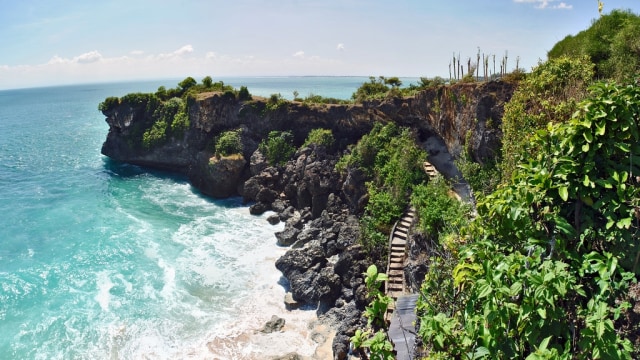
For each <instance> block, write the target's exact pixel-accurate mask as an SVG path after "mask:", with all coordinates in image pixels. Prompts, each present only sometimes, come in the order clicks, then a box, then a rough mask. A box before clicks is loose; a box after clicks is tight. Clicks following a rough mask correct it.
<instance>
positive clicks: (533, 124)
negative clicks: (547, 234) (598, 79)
mask: <svg viewBox="0 0 640 360" xmlns="http://www.w3.org/2000/svg"><path fill="white" fill-rule="evenodd" d="M592 76H593V66H592V65H591V63H590V62H589V61H588V59H586V58H581V59H574V58H568V57H561V58H558V59H553V60H549V61H547V62H544V63H540V64H538V66H537V67H536V68H534V69H533V71H532V72H531V74H530V75H529V76H527V77H526V79H525V80H524V81H522V82H521V83H520V84H519V86H518V88H517V90H516V91H515V93H514V94H513V97H512V98H511V100H510V101H509V102H508V103H507V104H506V105H505V107H504V116H503V118H502V132H503V137H502V163H501V164H500V169H501V171H502V174H503V177H502V178H503V180H506V181H508V180H509V177H510V175H511V173H512V172H513V171H514V169H515V168H516V166H517V164H518V163H519V162H520V159H521V157H522V156H526V155H527V154H529V153H535V152H537V151H538V149H536V148H535V147H532V146H531V145H530V141H529V140H530V137H531V134H533V133H535V132H536V131H538V130H540V129H543V128H544V127H546V125H547V123H549V122H552V123H562V122H567V121H568V120H569V118H570V117H571V115H572V114H573V112H575V111H576V109H577V104H578V102H579V101H580V100H582V99H583V98H584V97H585V96H586V94H587V86H588V84H589V82H590V79H591V78H592Z"/></svg>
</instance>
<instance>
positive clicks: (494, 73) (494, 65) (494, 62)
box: [492, 54, 496, 76]
mask: <svg viewBox="0 0 640 360" xmlns="http://www.w3.org/2000/svg"><path fill="white" fill-rule="evenodd" d="M495 75H496V54H493V75H492V76H495Z"/></svg>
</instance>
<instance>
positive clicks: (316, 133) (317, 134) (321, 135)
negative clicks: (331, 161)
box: [302, 129, 335, 149]
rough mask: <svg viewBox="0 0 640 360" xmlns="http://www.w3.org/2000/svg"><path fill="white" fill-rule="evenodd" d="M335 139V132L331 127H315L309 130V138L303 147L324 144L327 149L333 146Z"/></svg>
mask: <svg viewBox="0 0 640 360" xmlns="http://www.w3.org/2000/svg"><path fill="white" fill-rule="evenodd" d="M334 142H335V139H334V138H333V132H331V130H329V129H313V130H311V131H310V132H309V135H308V136H307V139H306V140H305V142H304V144H302V147H307V146H309V145H311V144H314V145H320V146H324V147H325V148H327V149H330V148H332V147H333V144H334Z"/></svg>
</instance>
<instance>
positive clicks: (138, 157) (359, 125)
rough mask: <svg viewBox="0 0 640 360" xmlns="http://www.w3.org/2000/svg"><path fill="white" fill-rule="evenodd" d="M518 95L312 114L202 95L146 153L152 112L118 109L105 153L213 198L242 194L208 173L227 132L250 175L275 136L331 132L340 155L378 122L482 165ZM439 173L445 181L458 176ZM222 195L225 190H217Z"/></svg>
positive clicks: (487, 87)
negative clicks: (237, 133)
mask: <svg viewBox="0 0 640 360" xmlns="http://www.w3.org/2000/svg"><path fill="white" fill-rule="evenodd" d="M513 90H514V86H513V85H512V84H508V83H503V82H489V83H482V84H458V85H454V86H442V87H438V88H434V89H430V90H424V91H422V92H420V93H418V94H417V95H416V96H413V97H407V98H390V99H386V100H383V101H371V102H365V103H363V104H357V105H311V106H309V105H306V104H302V103H297V102H289V103H287V104H286V105H285V106H282V107H279V108H277V109H275V110H273V109H270V108H268V107H267V102H266V100H265V99H260V98H259V99H256V100H252V101H238V100H236V98H235V97H233V96H228V95H224V94H221V93H204V94H199V95H198V97H197V98H196V99H195V100H193V101H190V102H189V104H188V114H189V127H188V129H186V131H183V132H179V133H176V134H168V135H167V138H166V139H165V140H164V141H163V142H162V143H160V144H158V145H156V146H153V147H150V148H145V147H143V146H142V145H141V143H142V133H143V132H144V131H145V130H146V129H149V128H151V127H152V126H153V121H154V120H153V118H152V114H151V113H150V112H149V111H148V104H147V103H145V102H138V103H135V104H134V103H128V102H121V103H120V104H119V105H118V106H115V107H113V108H111V109H108V110H106V111H104V114H105V115H106V116H107V119H106V121H107V123H108V124H109V134H108V136H107V139H106V141H105V143H104V145H103V147H102V153H103V154H104V155H107V156H109V157H110V158H113V159H115V160H118V161H123V162H128V163H132V164H137V165H142V166H147V167H153V168H160V169H164V170H170V171H175V172H179V173H183V174H186V175H188V176H189V178H190V179H191V181H192V182H193V183H194V185H195V186H196V187H198V188H199V189H201V191H203V192H204V193H206V194H209V195H213V196H216V197H227V196H232V195H237V194H238V191H242V187H241V186H240V187H238V186H233V184H222V183H221V179H220V176H222V175H223V174H224V172H221V171H211V168H210V166H209V160H210V159H211V158H212V156H213V149H212V147H211V144H212V141H213V139H214V138H215V137H216V136H217V135H219V134H220V133H221V132H223V131H226V130H231V129H238V128H243V129H244V130H245V131H243V135H242V137H243V139H242V140H243V144H244V154H243V155H244V158H245V163H246V164H247V165H246V166H245V170H248V164H249V162H250V158H251V155H252V154H253V152H254V151H255V150H256V148H257V147H258V144H259V142H260V141H261V140H262V139H263V138H264V137H265V136H266V135H267V134H268V133H269V131H271V130H290V131H292V132H293V134H294V137H295V143H296V145H300V144H302V143H303V141H304V139H305V138H306V136H307V134H308V133H309V131H310V130H312V129H314V128H325V129H331V130H332V131H333V134H334V136H335V138H336V140H337V143H338V145H339V146H338V148H339V150H342V149H344V148H346V146H347V145H348V144H353V143H355V142H357V140H358V139H359V138H360V137H361V136H362V135H363V134H365V133H367V132H368V131H369V130H370V129H371V127H372V125H373V124H374V122H376V121H381V122H389V121H392V122H396V123H397V124H399V125H403V126H409V127H412V128H415V129H417V130H418V132H419V134H420V139H421V140H422V141H423V142H424V146H425V148H426V149H427V150H429V151H430V154H431V155H437V154H438V153H439V152H441V151H442V150H443V147H444V150H445V151H447V152H448V153H449V154H451V155H452V156H458V155H459V154H460V153H461V151H463V150H466V151H468V152H469V154H471V156H472V158H473V160H475V161H479V162H483V161H485V160H486V159H489V158H492V157H494V156H495V155H496V154H497V152H498V151H499V148H500V137H501V132H500V123H501V119H502V112H503V105H504V103H505V102H506V101H508V100H509V98H510V97H511V95H512V93H513ZM442 145H444V146H442ZM438 165H440V167H444V166H446V165H447V164H446V163H444V164H436V166H437V167H438ZM218 170H220V169H218ZM439 170H440V171H441V172H443V173H445V175H447V173H448V172H451V171H454V170H452V169H449V170H450V171H448V170H447V169H439ZM234 171H237V168H234ZM249 175H250V174H249V172H248V171H244V173H243V174H242V176H237V174H236V175H235V176H232V177H230V178H229V181H236V182H238V181H244V180H246V179H247V178H248V177H249ZM214 177H217V178H214ZM222 181H225V180H222ZM211 183H213V184H216V185H215V186H212V185H211ZM236 185H238V184H236ZM218 188H220V189H224V190H220V191H218V190H215V189H218Z"/></svg>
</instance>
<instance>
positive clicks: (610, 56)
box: [547, 10, 640, 81]
mask: <svg viewBox="0 0 640 360" xmlns="http://www.w3.org/2000/svg"><path fill="white" fill-rule="evenodd" d="M639 27H640V17H639V16H638V15H635V14H633V13H631V12H630V11H623V10H613V11H612V12H611V13H609V14H606V15H603V16H600V17H599V18H598V19H597V20H595V21H594V22H593V23H592V24H591V26H590V27H589V28H588V29H586V30H584V31H582V32H580V33H578V34H577V35H575V36H571V35H569V36H567V37H565V38H564V39H563V40H561V41H560V42H558V43H557V44H555V45H554V47H553V48H552V49H551V50H550V51H549V53H548V54H547V55H548V57H549V59H556V58H560V57H562V56H571V57H577V56H587V57H589V59H590V61H591V62H592V63H593V64H594V65H595V69H596V72H595V76H596V78H598V79H613V80H617V81H622V80H625V79H627V78H628V77H629V76H631V75H632V74H634V73H636V72H638V70H640V58H639V57H638V49H639V48H638V46H639V40H638V35H639V34H640V33H639V31H640V29H639Z"/></svg>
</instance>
